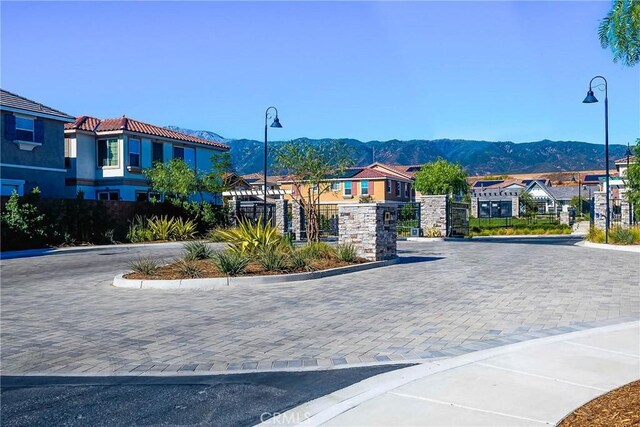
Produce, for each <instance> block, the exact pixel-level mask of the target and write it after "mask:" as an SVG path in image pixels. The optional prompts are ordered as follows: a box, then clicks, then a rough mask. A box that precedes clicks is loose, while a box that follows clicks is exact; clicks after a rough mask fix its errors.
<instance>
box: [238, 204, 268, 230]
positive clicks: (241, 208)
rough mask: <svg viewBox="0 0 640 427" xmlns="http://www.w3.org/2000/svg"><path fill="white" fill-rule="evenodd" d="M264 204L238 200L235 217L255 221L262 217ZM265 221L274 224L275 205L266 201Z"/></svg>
mask: <svg viewBox="0 0 640 427" xmlns="http://www.w3.org/2000/svg"><path fill="white" fill-rule="evenodd" d="M263 211H264V204H263V203H262V202H240V203H238V204H237V205H236V218H237V219H238V220H240V221H244V220H249V221H251V222H253V223H257V222H258V221H259V220H260V219H261V218H262V217H263V215H264V214H263ZM267 221H269V222H270V223H271V225H273V226H275V225H276V205H275V204H274V203H267Z"/></svg>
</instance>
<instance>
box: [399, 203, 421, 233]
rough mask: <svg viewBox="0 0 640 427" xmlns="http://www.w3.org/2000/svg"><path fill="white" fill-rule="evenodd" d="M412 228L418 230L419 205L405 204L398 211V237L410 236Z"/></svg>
mask: <svg viewBox="0 0 640 427" xmlns="http://www.w3.org/2000/svg"><path fill="white" fill-rule="evenodd" d="M412 228H420V203H405V204H404V205H402V207H400V208H399V209H398V225H397V232H398V236H403V237H406V236H410V235H411V229H412Z"/></svg>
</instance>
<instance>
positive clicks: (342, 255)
mask: <svg viewBox="0 0 640 427" xmlns="http://www.w3.org/2000/svg"><path fill="white" fill-rule="evenodd" d="M336 256H337V258H338V261H343V262H354V261H355V260H357V259H358V250H357V249H356V247H355V246H354V245H352V244H351V243H347V244H345V245H338V246H337V247H336Z"/></svg>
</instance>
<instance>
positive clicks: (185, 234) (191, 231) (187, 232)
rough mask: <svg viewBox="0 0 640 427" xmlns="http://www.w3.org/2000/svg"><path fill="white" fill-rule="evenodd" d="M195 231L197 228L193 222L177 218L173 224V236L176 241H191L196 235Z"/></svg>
mask: <svg viewBox="0 0 640 427" xmlns="http://www.w3.org/2000/svg"><path fill="white" fill-rule="evenodd" d="M197 229H198V227H197V225H196V223H195V222H194V221H192V220H190V219H187V220H184V219H182V218H178V219H176V220H175V221H174V224H173V236H174V237H175V238H176V239H177V240H188V239H193V238H194V237H195V235H196V231H197Z"/></svg>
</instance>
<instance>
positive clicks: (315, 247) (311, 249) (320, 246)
mask: <svg viewBox="0 0 640 427" xmlns="http://www.w3.org/2000/svg"><path fill="white" fill-rule="evenodd" d="M300 251H301V252H302V253H303V254H304V255H305V256H306V257H307V258H311V259H321V258H325V259H330V258H335V257H336V250H335V249H334V248H333V247H331V245H329V244H327V243H325V242H309V243H307V244H306V245H304V246H303V247H302V248H300Z"/></svg>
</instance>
